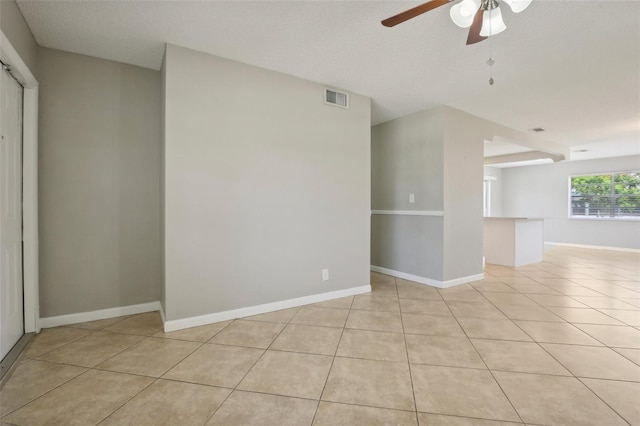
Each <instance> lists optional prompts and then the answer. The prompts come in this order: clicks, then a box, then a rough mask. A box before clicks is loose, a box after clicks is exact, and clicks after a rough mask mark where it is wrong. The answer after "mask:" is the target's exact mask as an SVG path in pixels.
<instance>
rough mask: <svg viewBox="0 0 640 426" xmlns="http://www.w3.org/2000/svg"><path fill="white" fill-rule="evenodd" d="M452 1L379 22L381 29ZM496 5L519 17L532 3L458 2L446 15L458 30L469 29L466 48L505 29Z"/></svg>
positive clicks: (432, 3)
mask: <svg viewBox="0 0 640 426" xmlns="http://www.w3.org/2000/svg"><path fill="white" fill-rule="evenodd" d="M454 1H456V0H431V1H428V2H426V3H424V4H421V5H419V6H416V7H414V8H412V9H409V10H406V11H404V12H402V13H399V14H397V15H395V16H392V17H390V18H387V19H385V20H384V21H382V25H384V26H385V27H394V26H396V25H398V24H401V23H403V22H404V21H407V20H409V19H411V18H415V17H416V16H418V15H422V14H423V13H426V12H428V11H430V10H433V9H435V8H437V7H440V6H444V5H445V4H447V3H452V2H454ZM500 1H503V2H505V3H506V4H508V5H509V6H510V7H511V10H512V11H513V12H514V13H520V12H522V11H523V10H525V9H526V8H527V7H528V6H529V5H530V4H531V1H532V0H462V1H461V2H460V3H458V4H456V5H453V6H452V7H451V10H450V11H449V14H450V15H451V20H452V21H453V22H454V23H455V24H456V25H458V26H459V27H462V28H469V27H471V28H470V29H469V35H468V36H467V45H469V44H475V43H478V42H480V41H482V40H485V39H486V38H487V37H489V36H492V35H496V34H499V33H501V32H502V31H504V30H505V29H506V28H507V26H506V25H505V24H504V21H503V20H502V12H501V11H500Z"/></svg>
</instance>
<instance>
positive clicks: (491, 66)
mask: <svg viewBox="0 0 640 426" xmlns="http://www.w3.org/2000/svg"><path fill="white" fill-rule="evenodd" d="M492 56H493V54H492V53H491V48H489V59H488V60H487V65H489V86H493V64H495V63H496V61H494V60H493V58H492Z"/></svg>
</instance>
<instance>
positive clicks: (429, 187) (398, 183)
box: [371, 109, 444, 281]
mask: <svg viewBox="0 0 640 426" xmlns="http://www.w3.org/2000/svg"><path fill="white" fill-rule="evenodd" d="M443 142H444V118H443V111H442V110H441V109H432V110H427V111H421V112H418V113H415V114H411V115H408V116H406V117H402V118H399V119H396V120H392V121H388V122H386V123H383V124H380V125H377V126H375V127H373V128H372V130H371V164H372V166H371V167H372V168H371V209H372V210H427V211H442V210H443V209H444V186H443V179H444V178H443V173H444V144H443ZM409 194H415V203H409ZM371 222H372V226H371V264H372V265H374V266H379V267H383V268H387V269H391V270H394V271H399V272H404V273H408V274H412V275H417V276H420V277H425V278H430V279H434V280H438V281H440V280H442V276H443V275H442V268H443V258H442V255H443V252H442V246H443V219H442V217H438V216H404V215H393V216H391V215H376V214H374V215H372V217H371Z"/></svg>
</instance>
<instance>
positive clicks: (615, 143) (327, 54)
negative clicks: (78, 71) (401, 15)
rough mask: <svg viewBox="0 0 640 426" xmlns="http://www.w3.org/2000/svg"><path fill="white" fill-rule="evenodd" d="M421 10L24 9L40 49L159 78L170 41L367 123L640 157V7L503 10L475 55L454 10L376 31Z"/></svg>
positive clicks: (601, 4)
mask: <svg viewBox="0 0 640 426" xmlns="http://www.w3.org/2000/svg"><path fill="white" fill-rule="evenodd" d="M420 3H421V2H406V1H253V2H249V1H98V0H84V1H55V0H46V1H32V0H29V1H26V0H18V5H19V7H20V9H21V10H22V12H23V14H24V16H25V18H26V20H27V22H28V24H29V26H30V27H31V29H32V31H33V33H34V35H35V37H36V39H37V41H38V43H40V44H41V45H42V46H45V47H51V48H55V49H61V50H66V51H70V52H75V53H81V54H85V55H91V56H96V57H101V58H106V59H112V60H115V61H120V62H125V63H129V64H134V65H139V66H142V67H147V68H153V69H159V67H160V63H161V59H162V53H163V49H164V43H165V42H168V43H173V44H176V45H180V46H184V47H189V48H192V49H196V50H200V51H203V52H208V53H211V54H214V55H219V56H223V57H226V58H231V59H235V60H238V61H241V62H245V63H248V64H252V65H256V66H260V67H264V68H267V69H271V70H276V71H281V72H284V73H287V74H291V75H295V76H298V77H302V78H305V79H309V80H313V81H317V82H320V83H323V84H327V85H330V86H333V87H337V88H343V89H345V90H349V91H352V92H356V93H360V94H363V95H368V96H370V97H371V98H372V100H373V118H372V119H373V123H374V124H376V123H381V122H384V121H387V120H390V119H393V118H397V117H400V116H403V115H406V114H409V113H412V112H415V111H418V110H423V109H426V108H430V107H433V106H438V105H450V106H452V107H455V108H458V109H461V110H463V111H466V112H469V113H471V114H474V115H477V116H480V117H483V118H486V119H489V120H492V121H494V122H496V123H499V124H502V125H505V126H508V127H511V128H514V129H517V130H521V131H528V129H531V128H533V127H543V128H545V129H546V130H547V131H546V132H545V133H544V135H543V137H544V138H545V139H547V140H549V141H552V142H555V143H557V144H561V145H564V146H565V147H575V146H579V147H580V148H581V149H588V150H589V151H588V152H590V154H587V155H591V156H592V157H606V156H616V155H628V154H640V1H617V0H609V1H588V0H578V1H566V0H555V1H550V0H547V1H545V0H534V2H533V3H532V4H531V6H530V7H529V8H528V9H527V10H525V11H524V12H522V13H520V14H514V13H512V12H511V10H510V9H509V8H508V7H507V6H503V7H502V9H503V17H504V20H505V22H506V24H507V30H506V31H504V32H503V33H501V34H499V35H497V36H494V37H492V38H491V39H490V40H488V41H485V42H482V43H478V44H476V45H473V46H465V40H466V31H465V30H463V29H461V28H458V27H457V26H455V25H454V24H453V23H452V22H451V20H450V18H449V16H448V14H449V8H450V6H449V5H446V6H443V7H440V8H438V9H436V10H434V11H432V12H429V13H427V14H425V15H422V16H420V17H418V18H415V19H413V20H411V21H407V22H406V23H404V24H401V25H399V26H397V27H394V28H385V27H383V26H382V25H381V24H380V20H381V19H384V18H387V17H389V16H391V15H394V14H396V13H398V12H401V11H403V10H405V9H408V8H410V7H412V6H415V5H416V4H420ZM489 41H490V42H491V43H489ZM490 48H492V50H493V58H494V59H495V61H496V63H495V65H494V67H493V68H494V69H493V72H494V79H495V81H496V82H495V85H493V86H489V84H488V79H489V67H488V66H487V65H486V63H485V62H486V60H487V58H488V57H489V51H490ZM585 154H586V153H582V154H581V155H583V156H584V155H585Z"/></svg>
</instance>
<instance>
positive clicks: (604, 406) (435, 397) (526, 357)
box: [0, 247, 640, 426]
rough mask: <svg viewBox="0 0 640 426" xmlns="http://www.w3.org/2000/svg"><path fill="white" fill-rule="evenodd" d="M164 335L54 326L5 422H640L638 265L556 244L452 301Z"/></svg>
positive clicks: (13, 379)
mask: <svg viewBox="0 0 640 426" xmlns="http://www.w3.org/2000/svg"><path fill="white" fill-rule="evenodd" d="M371 283H372V293H371V294H370V295H360V296H355V297H347V298H343V299H339V300H334V301H329V302H324V303H319V304H316V305H313V306H305V307H301V308H294V309H287V310H284V311H279V312H273V313H268V314H264V315H258V316H255V317H252V318H244V319H239V320H235V321H226V322H223V323H217V324H212V325H207V326H203V327H196V328H192V329H187V330H181V331H177V332H173V333H164V332H163V331H162V324H161V322H160V316H159V315H158V313H156V312H153V313H147V314H140V315H135V316H130V317H121V318H114V319H109V320H102V321H95V322H92V323H86V324H77V325H74V326H68V327H58V328H53V329H47V330H44V331H43V332H42V333H41V334H40V335H38V336H37V337H36V338H35V339H33V341H32V343H31V344H30V345H29V347H28V348H27V349H26V351H25V353H24V354H23V355H22V357H21V358H20V360H19V362H18V363H17V365H16V367H15V369H14V371H13V372H12V373H11V374H10V376H9V377H8V379H6V380H5V381H4V383H3V384H2V388H1V389H0V416H1V421H2V425H45V424H47V425H75V424H77V425H96V424H100V425H163V424H168V425H204V424H210V425H252V424H259V425H310V424H314V425H367V426H368V425H383V424H397V425H417V424H420V425H426V424H432V425H508V424H522V423H525V424H530V425H534V424H541V425H542V424H544V425H553V424H555V425H606V426H609V425H625V424H632V425H640V255H638V254H635V253H623V252H613V251H600V250H597V251H596V250H585V249H577V248H559V247H556V248H552V249H550V250H548V251H547V252H546V254H545V260H544V262H541V263H538V264H534V265H529V266H526V267H521V268H516V269H512V268H507V267H501V266H494V265H488V266H487V268H486V270H485V279H484V280H482V281H478V282H474V283H470V284H464V285H461V286H457V287H454V288H451V289H446V290H438V289H435V288H432V287H428V286H424V285H421V284H417V283H413V282H410V281H406V280H401V279H395V278H392V277H389V276H385V275H380V274H375V273H374V274H372V276H371Z"/></svg>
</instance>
